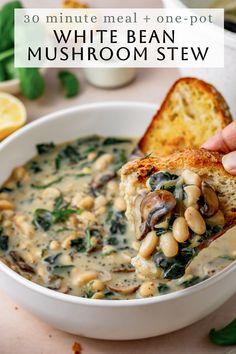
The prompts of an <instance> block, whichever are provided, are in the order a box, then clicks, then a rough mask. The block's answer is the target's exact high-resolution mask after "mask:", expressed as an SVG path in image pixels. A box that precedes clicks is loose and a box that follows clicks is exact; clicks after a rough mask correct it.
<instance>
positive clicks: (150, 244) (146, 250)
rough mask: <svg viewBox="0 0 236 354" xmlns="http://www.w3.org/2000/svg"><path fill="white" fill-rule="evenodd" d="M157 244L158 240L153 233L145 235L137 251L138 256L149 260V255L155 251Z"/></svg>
mask: <svg viewBox="0 0 236 354" xmlns="http://www.w3.org/2000/svg"><path fill="white" fill-rule="evenodd" d="M158 243H159V239H158V237H157V235H156V233H155V231H151V232H149V233H148V234H147V236H146V237H145V239H144V240H143V242H142V243H141V246H140V249H139V255H140V256H141V257H143V258H146V259H147V258H149V257H150V256H151V254H152V253H153V252H154V250H155V249H156V247H157V245H158Z"/></svg>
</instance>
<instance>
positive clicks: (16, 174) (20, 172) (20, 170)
mask: <svg viewBox="0 0 236 354" xmlns="http://www.w3.org/2000/svg"><path fill="white" fill-rule="evenodd" d="M26 174H27V171H26V169H25V168H24V167H23V166H19V167H16V168H15V169H14V170H13V172H12V178H13V179H14V180H15V181H17V182H20V181H22V180H23V179H24V177H25V176H26Z"/></svg>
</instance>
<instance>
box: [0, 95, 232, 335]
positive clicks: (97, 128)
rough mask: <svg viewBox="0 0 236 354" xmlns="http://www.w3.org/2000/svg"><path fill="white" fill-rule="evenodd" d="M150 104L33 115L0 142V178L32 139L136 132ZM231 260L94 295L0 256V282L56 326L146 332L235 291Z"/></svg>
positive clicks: (31, 147) (194, 314)
mask: <svg viewBox="0 0 236 354" xmlns="http://www.w3.org/2000/svg"><path fill="white" fill-rule="evenodd" d="M155 110H156V106H154V105H150V104H144V103H130V102H125V103H124V102H123V103H122V102H113V103H112V102H110V103H97V104H89V105H84V106H80V107H75V108H72V109H69V110H63V111H60V112H56V113H53V114H50V115H48V116H46V117H44V118H42V119H39V120H37V121H35V122H33V123H31V124H29V125H27V126H25V127H24V128H22V129H21V130H19V131H18V132H16V133H14V134H13V135H11V136H10V137H9V138H7V139H6V140H4V141H3V142H2V143H1V144H0V162H1V175H0V184H1V183H2V182H3V181H4V180H5V179H6V178H7V177H8V175H9V174H10V172H11V170H12V168H13V167H15V166H17V165H20V164H22V163H25V162H26V161H27V160H28V159H30V158H31V157H32V156H33V155H35V153H36V150H35V144H37V143H40V142H47V141H54V142H55V143H60V142H63V141H66V140H71V139H75V138H77V137H78V136H80V135H86V134H94V133H96V134H103V135H117V136H122V135H123V136H124V135H125V136H135V137H137V136H140V135H141V134H142V133H143V132H144V130H145V128H146V126H147V124H148V122H149V121H150V119H151V117H152V115H153V113H154V112H155ZM235 276H236V262H234V264H232V265H230V266H229V267H227V268H226V269H225V270H223V271H222V272H220V273H219V274H217V275H215V276H213V277H212V278H210V279H208V280H206V281H204V282H203V283H200V284H198V285H195V286H193V287H191V288H188V289H185V290H181V291H178V292H175V293H172V294H167V295H162V296H159V297H158V296H157V297H154V298H147V299H137V300H136V299H135V300H94V299H84V298H79V297H75V296H71V295H65V294H61V293H58V292H56V291H53V290H49V289H46V288H44V287H42V286H40V285H37V284H34V283H32V282H31V281H28V280H26V279H25V278H23V277H22V276H20V275H19V274H17V273H15V272H14V271H13V270H11V269H10V268H8V267H7V266H6V265H4V264H3V263H2V262H0V287H1V289H3V290H4V291H5V292H6V293H7V294H8V295H9V296H10V297H11V298H12V299H13V300H14V301H15V302H16V303H18V304H20V305H21V306H23V307H24V308H25V309H27V310H28V311H30V312H31V313H33V314H34V315H36V316H37V317H39V318H41V319H42V320H44V321H45V322H47V323H49V324H50V325H52V326H54V327H57V328H59V329H61V330H64V331H67V332H71V333H75V334H80V335H82V336H87V337H93V338H100V339H118V340H125V339H138V338H146V337H152V336H156V335H160V334H164V333H168V332H171V331H175V330H177V329H180V328H182V327H184V326H187V325H189V324H191V323H193V322H195V321H197V320H199V319H201V318H203V317H204V316H206V315H208V314H209V313H211V312H212V311H214V310H215V309H216V308H218V307H219V306H220V305H222V304H223V303H224V302H225V301H226V300H227V299H228V298H229V297H230V296H231V295H233V293H234V292H235V291H236V283H235Z"/></svg>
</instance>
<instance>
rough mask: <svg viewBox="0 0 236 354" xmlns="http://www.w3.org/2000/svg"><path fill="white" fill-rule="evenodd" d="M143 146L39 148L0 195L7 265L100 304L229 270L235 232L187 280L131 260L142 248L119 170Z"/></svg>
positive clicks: (113, 141) (108, 141)
mask: <svg viewBox="0 0 236 354" xmlns="http://www.w3.org/2000/svg"><path fill="white" fill-rule="evenodd" d="M135 144H136V141H135V140H133V139H126V138H112V137H111V138H110V137H109V138H104V137H97V136H91V137H86V138H81V139H78V140H76V141H73V142H70V143H65V144H63V145H59V146H55V145H54V144H53V143H47V144H40V145H38V146H37V149H38V155H37V156H36V157H35V158H33V159H32V160H31V161H29V162H28V163H27V164H26V165H25V166H23V167H19V168H16V169H15V170H14V171H13V173H12V176H11V177H10V178H9V180H8V181H7V182H6V183H5V184H4V185H3V187H2V188H1V190H0V224H1V228H0V255H1V259H2V260H3V262H5V263H6V264H7V265H9V266H10V267H11V268H12V269H13V270H15V271H17V272H18V273H19V274H21V275H23V276H24V277H26V278H28V279H30V280H32V281H33V282H35V283H38V284H40V285H42V286H45V287H47V288H50V289H54V290H56V291H59V292H63V293H67V294H72V295H76V296H82V297H86V298H95V299H101V298H105V299H132V298H139V297H144V296H149V294H150V291H149V290H150V289H155V290H154V294H156V295H158V294H164V293H167V292H171V291H174V290H179V289H183V288H185V287H188V286H191V285H194V284H196V283H197V282H200V281H202V280H204V279H206V278H207V277H209V276H211V275H213V274H214V273H215V272H217V271H219V270H221V269H223V268H224V267H226V266H227V265H229V264H230V263H231V262H232V260H234V259H235V253H236V238H235V237H234V232H233V231H231V232H228V233H227V234H226V235H225V236H223V237H221V238H220V239H219V240H216V241H215V242H213V243H212V245H211V246H210V247H209V248H208V249H205V250H203V251H201V252H200V254H199V255H198V256H197V257H196V258H195V259H194V261H193V262H192V263H191V265H190V266H189V267H188V269H187V271H186V274H185V276H184V277H182V278H180V279H177V280H172V281H169V282H168V281H167V280H166V281H165V280H164V281H163V280H162V281H158V279H143V278H139V276H138V275H136V273H135V269H134V268H133V267H132V265H131V258H133V257H134V256H135V255H136V254H137V250H138V247H139V244H138V243H137V241H136V239H135V236H134V234H133V232H132V231H131V230H130V228H129V226H128V224H127V221H126V217H125V203H124V200H123V198H122V196H121V195H120V191H119V169H120V167H121V166H122V165H123V164H124V163H125V162H126V161H127V160H128V159H129V156H130V154H131V152H132V151H133V149H134V147H135ZM143 283H145V284H144V286H143ZM141 285H142V287H141V288H139V287H140V286H141ZM140 289H142V291H141V290H140ZM152 293H153V291H152Z"/></svg>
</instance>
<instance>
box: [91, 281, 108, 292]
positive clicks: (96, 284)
mask: <svg viewBox="0 0 236 354" xmlns="http://www.w3.org/2000/svg"><path fill="white" fill-rule="evenodd" d="M91 287H92V289H93V290H94V291H102V290H104V289H105V284H104V283H103V281H101V280H99V279H95V280H93V282H92V284H91Z"/></svg>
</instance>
